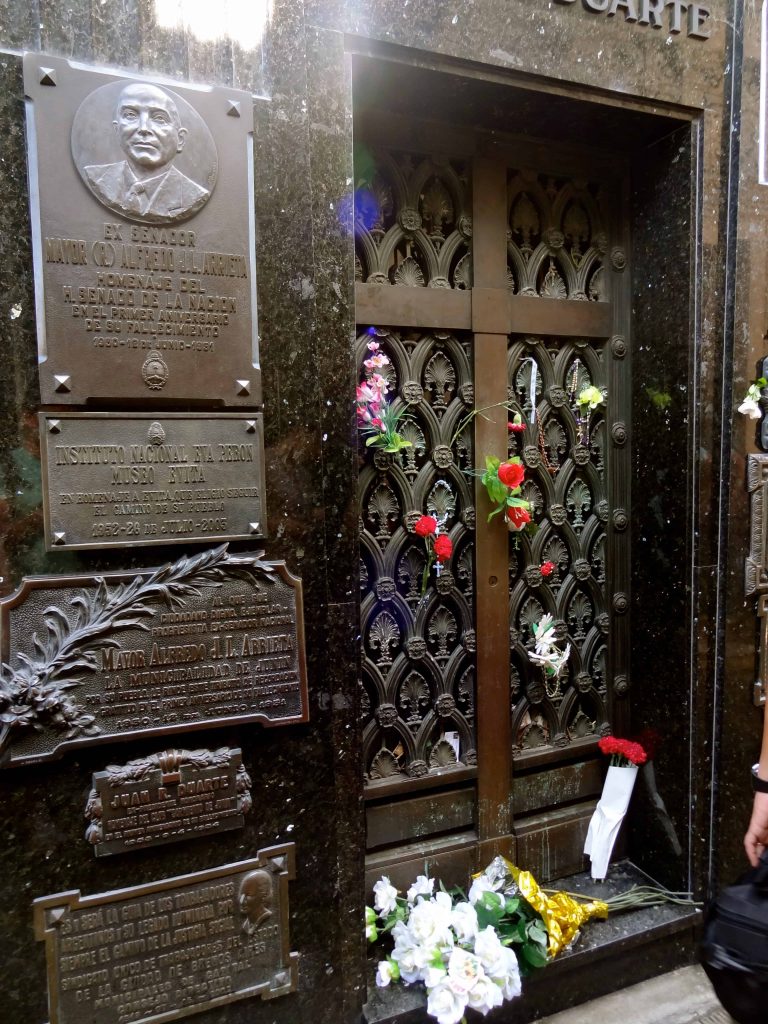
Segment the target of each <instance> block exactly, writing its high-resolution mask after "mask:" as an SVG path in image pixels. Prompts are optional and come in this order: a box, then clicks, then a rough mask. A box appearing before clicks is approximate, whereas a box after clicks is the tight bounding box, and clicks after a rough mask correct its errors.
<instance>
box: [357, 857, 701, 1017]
mask: <svg viewBox="0 0 768 1024" xmlns="http://www.w3.org/2000/svg"><path fill="white" fill-rule="evenodd" d="M435 888H436V886H435V880H434V879H433V878H429V877H427V876H426V875H419V877H418V878H417V879H416V881H415V882H414V884H413V885H412V886H411V887H410V889H408V890H407V892H406V894H405V896H402V895H401V894H400V893H399V892H398V890H397V889H396V888H395V887H394V886H393V885H392V884H391V883H390V881H389V879H388V878H387V877H384V878H381V879H380V880H379V881H378V882H377V883H376V885H375V886H374V887H373V893H374V906H373V907H366V908H365V934H366V938H367V939H368V941H369V942H378V941H379V940H381V939H385V940H386V941H387V942H388V944H390V945H391V946H392V948H391V950H390V952H389V954H388V955H387V956H386V958H385V959H383V960H380V961H379V964H378V969H377V972H376V984H377V985H378V986H379V987H386V986H387V985H390V984H393V983H400V984H403V985H415V984H422V985H424V987H425V989H426V992H427V1013H428V1014H429V1015H430V1016H431V1017H434V1018H435V1019H436V1020H437V1022H438V1024H466V1016H465V1015H466V1013H467V1010H476V1011H477V1012H478V1013H480V1014H482V1015H483V1016H485V1014H487V1013H488V1012H489V1011H490V1010H492V1009H493V1008H494V1007H497V1006H501V1004H502V1003H503V1002H505V1001H506V1000H510V999H516V998H517V997H518V996H520V994H521V992H522V980H523V979H524V978H526V977H527V976H528V975H530V974H531V973H532V972H533V971H536V970H538V969H540V968H542V967H545V966H546V965H547V964H548V963H550V962H551V961H552V959H553V958H554V957H556V956H557V955H558V954H559V953H561V952H562V951H563V950H567V949H570V947H571V946H572V945H573V944H574V943H575V942H576V940H577V939H578V937H579V935H580V931H581V927H582V925H584V924H586V923H587V922H588V921H591V920H594V919H605V918H607V917H608V914H609V913H619V912H621V911H626V910H631V909H636V908H640V907H650V906H659V905H661V904H666V903H674V904H677V905H680V906H696V904H694V903H693V902H692V900H691V899H690V893H675V892H668V891H667V890H664V889H660V888H659V887H657V886H637V885H636V886H632V888H631V889H629V890H628V891H627V892H624V893H620V894H619V895H617V896H613V897H611V898H610V899H608V900H599V899H592V898H590V897H588V896H587V897H585V896H577V895H575V894H573V893H568V892H563V891H561V890H555V891H553V890H544V889H542V888H541V887H540V886H539V884H538V882H537V881H536V879H535V878H534V877H533V875H532V874H531V873H530V872H529V871H521V870H520V868H518V867H516V866H515V865H514V864H511V863H510V862H509V861H508V860H507V859H506V858H505V857H496V858H495V859H494V860H493V861H491V863H490V864H489V865H488V867H487V868H486V869H485V870H484V871H481V872H479V873H478V874H476V875H474V876H473V880H472V884H471V886H470V889H469V893H468V894H467V895H465V894H464V892H463V891H462V890H460V889H454V890H452V891H451V892H446V891H445V889H444V888H443V886H442V885H438V886H437V892H435Z"/></svg>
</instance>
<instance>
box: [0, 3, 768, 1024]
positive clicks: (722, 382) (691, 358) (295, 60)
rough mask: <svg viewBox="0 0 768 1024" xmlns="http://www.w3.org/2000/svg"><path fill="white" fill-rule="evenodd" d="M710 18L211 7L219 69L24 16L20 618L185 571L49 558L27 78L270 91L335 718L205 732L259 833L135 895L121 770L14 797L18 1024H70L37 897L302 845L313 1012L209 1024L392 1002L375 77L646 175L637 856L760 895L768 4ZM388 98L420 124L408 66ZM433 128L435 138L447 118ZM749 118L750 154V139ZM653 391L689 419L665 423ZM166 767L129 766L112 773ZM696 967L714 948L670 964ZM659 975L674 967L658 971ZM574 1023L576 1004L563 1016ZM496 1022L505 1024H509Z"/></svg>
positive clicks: (210, 59)
mask: <svg viewBox="0 0 768 1024" xmlns="http://www.w3.org/2000/svg"><path fill="white" fill-rule="evenodd" d="M263 6H264V8H266V7H267V5H266V4H264V5H263ZM711 6H712V8H713V9H715V13H714V15H713V17H712V19H711V35H710V37H709V38H708V39H706V40H703V39H696V38H690V37H688V36H687V35H686V33H685V32H684V31H683V32H681V33H679V34H670V33H669V32H668V31H667V29H666V28H661V29H655V28H651V27H649V26H643V25H640V24H634V23H632V22H628V21H626V20H624V18H623V17H622V16H621V15H619V16H616V17H613V18H609V17H607V16H605V15H600V16H597V15H595V14H592V13H590V12H589V11H587V10H586V9H585V7H584V6H583V5H582V4H581V3H573V4H562V3H555V2H553V0H503V2H501V0H460V2H459V0H457V2H456V3H445V2H444V0H357V2H353V0H349V2H344V0H303V2H302V0H274V2H273V3H272V4H271V5H270V14H269V16H268V17H265V19H264V23H263V32H261V33H260V32H258V31H255V30H254V28H253V24H252V22H253V18H254V16H255V14H258V12H259V11H260V10H261V7H262V5H261V4H257V3H253V2H250V3H246V2H243V3H242V4H239V3H235V2H230V3H229V4H228V5H221V10H220V11H219V10H218V9H217V11H216V20H217V26H216V32H215V33H214V34H215V39H214V41H206V39H205V38H203V36H204V35H205V32H204V31H203V27H202V26H201V25H200V24H198V23H197V22H196V21H195V15H194V11H192V8H191V5H190V9H189V13H188V16H187V17H186V18H185V17H184V16H183V12H184V10H185V5H184V3H183V2H181V3H179V4H177V5H168V4H165V5H163V4H159V3H158V4H155V3H153V2H151V0H108V2H99V0H68V2H67V3H62V2H61V0H36V2H29V3H27V2H22V0H0V252H1V253H2V258H0V345H1V346H2V351H3V358H2V360H0V382H1V384H2V389H1V391H0V394H1V395H2V402H0V442H2V450H1V451H0V480H1V481H2V494H1V495H0V576H2V582H1V583H0V590H1V591H2V593H3V594H8V593H10V592H12V591H13V590H14V589H15V588H16V586H17V585H18V583H19V580H20V579H21V577H22V576H23V575H25V574H26V575H31V574H35V573H46V574H55V573H65V572H88V573H94V572H98V571H103V570H108V569H118V568H119V569H131V568H135V567H142V566H147V565H153V564H157V563H158V562H160V561H162V560H171V559H173V558H175V557H177V556H178V554H180V553H181V551H182V549H181V548H168V549H153V550H151V551H142V550H140V549H135V550H131V551H130V553H129V554H127V553H121V552H102V553H98V552H94V553H86V554H70V553H56V554H46V553H45V551H44V548H43V544H42V519H41V490H40V487H41V485H40V469H39V453H38V449H37V440H36V426H35V422H34V414H35V412H36V410H37V406H38V403H39V395H38V392H37V375H36V346H35V333H34V302H33V287H32V284H33V282H32V267H31V248H30V223H29V213H28V196H27V185H26V169H25V149H24V104H23V90H22V82H21V59H20V54H21V52H22V51H23V50H25V49H31V50H40V51H45V52H50V53H55V54H59V55H62V56H66V57H69V58H72V59H75V60H79V61H82V62H84V63H89V64H90V63H95V64H104V65H108V66H114V67H118V68H124V69H128V70H135V71H137V72H141V73H147V74H158V75H163V76H169V77H171V78H177V79H181V80H189V81H192V82H197V83H211V84H218V83H220V84H227V85H234V86H236V87H237V88H241V89H246V90H249V91H251V92H252V93H253V94H254V96H255V104H254V109H255V138H256V146H255V153H256V164H255V168H254V178H255V183H256V185H255V187H256V216H257V262H258V299H259V331H260V349H261V359H262V370H263V386H264V394H265V429H266V460H267V462H266V474H267V482H268V496H269V510H270V537H269V540H268V542H267V544H266V548H267V554H268V557H269V558H273V559H280V558H284V559H285V560H286V562H287V564H288V566H289V568H290V569H291V571H293V572H294V573H296V574H297V575H300V576H301V577H302V579H303V582H304V596H305V610H306V625H307V654H308V661H309V691H310V716H311V720H310V723H309V724H308V725H304V726H294V727H289V728H281V729H277V730H262V729H259V728H258V727H252V728H243V729H236V730H228V731H225V732H211V733H204V734H198V736H197V737H196V738H197V739H200V741H201V742H202V741H203V739H204V740H205V742H206V743H208V742H209V741H210V744H216V745H218V744H221V743H225V742H227V743H239V744H241V745H242V747H243V750H244V756H245V761H246V764H247V766H248V767H249V770H250V771H251V774H252V776H253V779H254V803H255V813H254V814H253V815H251V820H250V821H249V823H248V825H247V827H246V829H245V830H244V831H241V832H237V833H233V834H230V835H228V836H226V835H225V836H216V837H211V838H209V839H206V840H202V841H199V842H196V843H195V844H194V847H190V848H186V847H184V846H169V847H164V848H160V849H156V850H147V851H143V852H142V853H140V854H137V855H136V857H135V859H134V860H132V863H131V869H130V878H129V879H126V870H125V866H124V865H123V864H121V862H120V858H117V857H116V858H108V859H107V860H106V861H95V860H94V858H93V855H92V853H91V851H90V849H89V848H88V846H87V844H86V843H85V842H84V841H83V838H82V834H83V821H82V814H83V806H84V801H85V796H86V795H87V791H88V788H89V784H90V773H91V772H92V771H94V770H98V769H100V768H102V767H103V765H104V762H105V758H106V757H107V754H106V752H100V751H99V749H98V748H94V749H92V750H88V751H84V752H82V753H79V754H78V755H77V756H74V755H68V756H66V757H65V758H63V759H62V761H60V762H58V763H56V764H55V765H53V766H45V767H38V768H25V769H16V770H5V771H3V773H2V774H1V775H0V807H1V808H2V810H0V835H1V836H2V839H0V851H1V852H0V860H1V862H2V865H3V883H2V892H3V898H2V900H0V908H1V909H0V993H2V996H3V1003H4V1012H5V1017H4V1019H7V1020H8V1024H22V1022H23V1024H29V1022H33V1021H43V1020H45V1019H46V1016H45V1015H46V999H45V981H44V965H43V957H42V949H41V948H39V947H38V946H37V945H36V943H35V942H34V940H33V936H32V931H31V914H30V901H31V900H32V899H33V898H34V897H37V896H41V895H45V894H49V893H54V892H59V891H62V890H65V889H72V888H80V889H82V891H83V892H98V891H104V890H106V889H109V888H111V887H119V886H121V885H124V884H126V882H127V881H128V882H129V883H130V884H134V883H137V882H140V881H148V880H151V879H154V878H157V877H162V876H166V875H172V874H176V873H182V872H184V871H191V870H198V869H202V868H205V867H209V866H212V865H215V864H218V863H222V862H226V861H233V860H236V859H238V858H240V857H245V856H248V855H250V854H252V852H253V851H254V850H255V849H256V848H257V847H258V846H264V845H270V844H274V843H278V842H283V841H288V840H292V841H295V842H296V844H297V856H298V870H297V880H296V882H295V883H292V886H291V944H292V948H294V949H298V950H299V951H300V952H301V956H302V960H301V968H300V986H299V992H298V993H297V994H296V995H293V996H288V997H285V998H283V999H280V1000H276V1001H274V1002H272V1003H261V1002H260V1001H250V1002H241V1003H235V1004H233V1005H231V1006H230V1007H228V1008H225V1009H223V1010H221V1011H218V1012H211V1013H207V1014H203V1015H200V1016H199V1017H198V1018H197V1019H198V1020H199V1021H200V1024H225V1022H226V1024H242V1022H245V1021H246V1020H247V1021H252V1022H253V1024H302V1022H310V1021H311V1022H313V1024H356V1022H357V1021H359V1019H360V1014H361V1008H362V1006H363V1003H364V1002H365V987H366V980H365V959H364V957H365V950H364V949H363V943H362V938H361V936H360V929H359V921H360V913H361V907H362V903H363V895H364V894H363V892H362V849H363V844H362V838H361V837H362V829H363V819H362V812H361V800H362V788H361V787H362V783H361V770H360V758H359V735H358V732H357V729H356V701H357V674H358V673H357V649H356V641H357V624H358V605H357V594H358V586H357V571H358V560H357V551H356V545H357V540H356V537H357V512H356V480H357V458H356V450H355V445H356V437H355V426H354V422H353V391H354V383H355V371H354V363H353V355H352V343H353V339H354V289H353V285H354V280H353V278H354V266H353V256H354V254H353V246H352V241H351V224H350V215H349V196H350V194H351V189H352V185H353V171H352V141H353V139H352V136H353V132H352V111H353V101H354V96H353V63H354V59H355V57H354V55H355V54H366V55H368V56H369V57H372V58H374V59H376V60H379V61H381V62H387V61H396V62H398V61H402V62H405V63H407V64H413V65H417V66H421V67H424V68H426V69H430V68H431V69H435V70H443V71H450V72H451V73H452V74H454V75H463V76H466V78H467V80H468V81H478V82H482V81H484V80H488V81H493V82H494V83H497V84H501V85H504V84H505V83H506V84H510V85H514V86H516V87H518V88H521V87H524V88H531V89H535V90H537V91H540V92H543V93H544V94H547V93H549V94H551V95H552V97H553V105H552V109H553V111H554V112H553V114H552V116H551V117H550V118H549V120H547V119H541V120H537V122H536V124H535V125H527V124H526V120H525V111H524V110H523V109H520V110H517V111H511V112H508V114H507V113H505V114H504V117H505V118H507V120H511V121H515V118H517V121H516V124H515V130H516V131H518V132H522V133H525V132H527V133H532V134H537V133H538V134H540V135H541V136H543V137H547V136H548V137H550V138H557V139H560V138H562V139H564V140H566V141H568V140H570V141H572V142H577V141H579V140H583V141H586V142H588V143H590V144H594V145H595V146H599V147H601V148H603V149H606V150H609V149H610V147H611V145H612V144H615V145H617V146H618V147H620V148H621V149H622V150H623V152H624V153H625V155H628V156H629V158H630V160H631V163H632V166H633V176H632V182H633V185H632V196H631V203H630V205H631V209H632V218H633V224H632V230H633V237H634V243H633V249H634V251H633V252H632V253H631V254H630V267H631V269H632V272H633V313H634V328H633V359H634V372H635V378H636V381H637V386H636V389H635V396H634V412H633V415H634V426H633V445H634V451H635V453H636V461H635V467H634V476H633V530H634V555H633V558H634V562H633V565H634V582H633V587H634V589H633V595H632V600H633V604H632V615H633V622H634V629H635V635H636V640H635V644H634V648H633V688H632V690H631V693H630V698H629V699H630V701H631V707H632V709H633V712H632V713H633V723H634V725H635V726H636V727H637V728H652V729H655V730H657V732H658V733H659V734H660V740H661V744H660V747H659V750H658V752H657V754H656V756H655V758H654V768H655V782H656V787H657V790H658V793H659V794H660V795H661V797H662V798H663V800H664V803H665V806H666V809H667V812H668V819H667V820H662V818H661V817H660V816H659V814H658V813H657V810H658V805H656V808H657V810H656V811H654V809H653V808H654V804H653V801H652V799H651V794H649V793H641V792H639V794H638V799H637V801H636V806H635V808H634V818H633V822H632V826H631V828H630V830H629V833H628V852H629V854H630V855H631V856H632V857H633V858H634V859H635V860H636V862H637V863H639V864H640V865H641V866H642V867H643V868H644V869H645V870H646V871H648V872H649V873H650V874H651V875H653V876H654V877H656V878H659V879H660V880H661V881H663V882H665V883H667V884H670V885H673V887H675V888H678V887H680V886H685V887H687V886H689V885H690V886H691V887H692V888H694V889H695V890H696V891H697V892H699V893H702V892H704V891H705V890H706V889H707V887H708V885H710V884H711V883H712V882H713V880H715V879H717V878H718V877H722V878H727V877H730V876H732V875H734V874H735V873H737V871H738V870H740V866H741V863H742V860H741V854H740V850H739V845H740V837H741V835H742V834H743V831H744V828H745V826H746V821H747V817H748V811H749V793H748V788H747V780H746V768H747V766H748V765H749V764H750V763H751V761H752V760H754V758H755V755H756V753H757V749H758V744H759V735H760V718H759V713H758V712H757V710H756V709H755V708H754V707H753V706H752V704H751V697H752V682H753V680H754V674H755V671H756V654H755V643H756V620H755V615H754V602H753V601H751V600H750V601H746V602H745V600H744V597H743V559H744V556H745V554H746V550H747V547H748V535H749V529H748V505H747V496H746V490H745V486H744V465H745V458H746V454H747V453H749V452H751V451H754V450H755V448H754V434H753V427H752V425H751V424H748V423H746V422H745V421H742V420H741V418H736V421H735V420H734V415H735V413H734V410H735V407H736V405H737V404H738V400H739V399H740V396H741V394H742V393H743V387H744V383H745V381H746V380H748V379H749V378H750V377H751V376H752V375H753V367H754V364H755V362H756V360H757V359H758V358H759V357H760V356H763V355H765V354H766V349H765V347H764V346H765V341H764V336H765V333H766V327H767V326H768V325H767V324H766V315H767V310H766V301H767V300H766V291H765V284H764V282H765V276H766V259H767V258H768V253H767V251H766V248H765V246H766V242H765V237H766V231H765V227H766V217H768V200H767V199H766V197H765V196H764V195H763V192H764V188H763V187H761V186H759V185H757V174H756V159H757V131H758V117H759V56H760V54H759V24H758V21H759V13H758V12H757V6H758V5H755V4H743V3H742V2H741V0H738V2H728V3H726V2H723V3H722V4H719V5H715V4H712V5H711ZM210 7H211V8H214V7H216V5H213V4H212V5H210ZM169 11H170V12H171V14H172V15H173V17H170V16H169ZM249 16H250V20H248V19H249ZM174 18H175V21H174V20H173V19H174ZM666 25H667V22H666V21H665V26H666ZM209 27H210V26H209ZM742 51H743V52H742ZM742 59H743V74H742ZM392 66H393V65H391V64H386V63H382V67H384V68H387V67H392ZM384 77H385V78H386V77H387V76H386V74H385V76H384ZM390 87H391V89H392V92H393V96H396V94H397V90H398V88H399V83H398V75H397V69H396V67H395V68H394V70H393V71H392V73H391V75H390ZM555 97H557V102H556V103H555V102H554V98H555ZM419 102H420V103H421V104H422V105H423V109H424V116H430V104H431V103H433V102H434V103H435V104H439V97H430V96H429V95H428V94H427V95H424V96H423V97H420V98H419ZM574 104H577V106H574ZM540 108H541V104H539V107H538V108H537V109H540ZM436 109H437V108H436ZM585 111H586V112H585ZM626 111H632V112H634V113H635V114H636V115H638V117H639V116H640V115H642V116H643V117H646V118H648V119H649V123H651V122H653V124H654V125H656V126H657V127H658V126H659V125H660V124H661V122H660V121H654V120H653V119H662V120H664V119H671V122H674V124H673V125H672V126H671V127H669V128H667V127H665V128H664V131H658V130H657V128H652V130H649V133H648V134H647V135H646V136H645V137H644V138H642V139H640V138H638V139H635V141H634V142H633V139H632V137H631V132H629V131H624V130H623V129H622V124H623V123H624V120H623V119H624V117H625V112H626ZM444 113H445V112H444V111H439V110H438V111H437V113H435V116H439V115H442V114H444ZM739 119H740V123H741V136H740V148H739V147H738V141H739V135H738V132H735V131H732V130H731V125H732V120H733V123H734V124H736V125H738V124H739ZM638 123H639V122H638ZM665 125H666V122H665ZM622 133H623V134H622ZM633 146H635V147H636V151H633ZM737 201H738V210H737V205H736V204H737ZM732 377H733V378H734V380H735V388H734V387H732V383H731V378H732ZM649 389H650V390H649ZM651 390H652V391H653V392H654V393H656V394H658V393H663V394H667V395H668V396H669V402H667V403H663V404H662V405H659V404H657V403H654V401H653V400H652V398H651V394H650V391H651ZM734 396H735V397H734ZM151 749H153V745H151V744H146V743H143V744H140V743H133V744H131V743H129V744H121V745H119V747H114V748H110V753H109V756H110V757H111V758H112V759H114V760H118V759H119V760H122V759H128V758H129V757H135V756H138V755H140V754H142V753H144V752H150V751H151ZM670 825H671V829H670ZM675 941H676V942H677V939H676V940H675ZM680 941H683V940H682V939H681V940H680ZM686 951H688V953H686ZM689 953H690V937H689V936H688V937H686V938H685V941H684V943H683V945H682V946H679V947H678V948H677V953H676V956H675V959H684V958H685V956H686V955H689ZM666 962H668V961H666ZM664 963H665V958H664V956H662V955H660V958H659V962H658V967H659V968H661V967H662V966H663V964H664ZM631 964H632V957H631V953H630V954H628V955H626V956H625V955H622V959H621V970H620V971H615V972H614V974H613V980H614V981H615V984H616V985H618V984H620V983H621V982H622V980H623V979H624V978H632V977H633V973H632V966H631ZM588 970H589V967H588V965H586V964H585V966H584V971H585V972H587V971H588ZM601 970H602V969H601ZM563 973H567V972H565V971H564V972H563ZM582 981H583V982H584V984H583V985H580V986H579V991H582V990H584V991H588V989H589V985H588V984H587V981H588V975H586V974H585V975H584V976H583V978H582ZM568 998H569V997H568V994H567V992H563V1001H564V1003H567V1002H568ZM547 1007H548V1010H549V1011H551V1010H552V1009H554V1008H555V1006H554V1004H553V1003H551V1002H550V1003H548V1004H547ZM510 1012H511V1014H512V1016H510V1017H509V1019H510V1020H511V1019H515V1017H514V1010H512V1011H510ZM497 1019H499V1020H503V1019H506V1018H505V1016H504V1015H503V1012H500V1013H499V1014H498V1015H497Z"/></svg>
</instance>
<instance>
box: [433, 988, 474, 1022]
mask: <svg viewBox="0 0 768 1024" xmlns="http://www.w3.org/2000/svg"><path fill="white" fill-rule="evenodd" d="M427 996H428V998H427V1013H428V1014H430V1016H432V1017H436V1018H437V1024H459V1021H460V1020H461V1018H462V1017H463V1016H464V1010H465V1009H466V1007H467V998H466V996H465V995H463V994H462V993H460V992H455V991H454V989H453V986H452V985H451V984H450V982H448V981H447V980H446V981H443V982H441V983H440V984H439V985H436V986H435V987H434V988H433V989H431V990H430V991H429V992H428V994H427Z"/></svg>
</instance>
